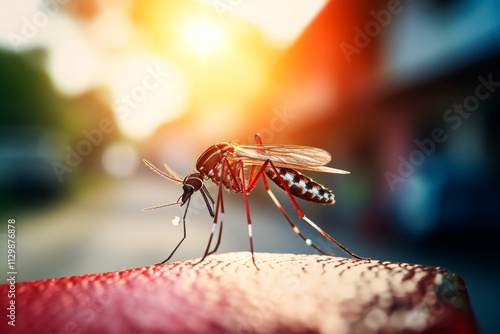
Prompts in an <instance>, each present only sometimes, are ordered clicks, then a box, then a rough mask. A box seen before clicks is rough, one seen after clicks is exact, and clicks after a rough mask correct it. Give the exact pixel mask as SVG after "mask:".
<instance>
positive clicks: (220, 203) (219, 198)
mask: <svg viewBox="0 0 500 334" xmlns="http://www.w3.org/2000/svg"><path fill="white" fill-rule="evenodd" d="M225 172H226V160H225V159H224V161H223V162H222V168H221V182H220V184H219V192H218V194H217V203H216V205H215V217H214V221H213V224H212V232H211V233H210V238H209V239H208V244H207V248H206V250H205V253H204V254H203V257H202V258H201V260H200V261H199V262H198V263H200V262H202V261H203V260H205V258H206V257H207V255H208V254H211V253H213V252H215V251H216V250H217V248H218V247H219V244H220V236H221V235H222V228H221V230H220V231H219V240H218V241H217V245H216V249H215V250H214V251H212V252H209V250H210V245H211V244H212V239H213V237H214V232H215V228H216V226H217V221H218V220H219V212H220V213H221V226H222V217H223V216H224V199H223V197H222V180H224V178H225ZM219 209H220V210H219Z"/></svg>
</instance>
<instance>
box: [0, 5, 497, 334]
mask: <svg viewBox="0 0 500 334" xmlns="http://www.w3.org/2000/svg"><path fill="white" fill-rule="evenodd" d="M0 4H1V10H0V87H1V88H0V108H1V113H0V157H1V165H0V199H1V202H0V212H1V217H2V222H3V223H2V226H4V227H3V231H0V236H1V240H2V251H3V252H6V246H5V244H6V240H7V236H6V233H7V227H6V222H7V219H8V218H15V219H16V226H17V231H16V241H17V255H18V258H17V271H18V280H20V281H27V280H36V279H44V278H50V277H59V276H70V275H78V274H87V273H96V272H107V271H114V270H122V269H126V268H133V267H140V266H145V265H151V264H153V263H155V262H158V261H161V260H163V259H164V258H165V257H166V256H168V254H170V252H171V251H172V249H173V248H174V247H175V245H176V244H177V242H178V241H179V240H180V239H181V237H182V228H181V227H180V226H174V225H173V224H171V221H172V218H173V217H174V216H182V214H183V209H184V208H179V207H177V206H173V207H169V208H164V209H159V210H153V211H147V212H143V211H142V209H143V208H147V207H151V206H156V205H161V204H165V203H170V202H174V201H176V200H177V198H178V197H179V196H180V195H181V193H182V189H181V187H180V186H179V185H178V184H175V183H172V182H168V181H167V180H165V179H163V178H161V177H159V176H158V175H156V174H155V173H153V172H152V171H151V170H149V169H148V168H147V167H146V166H145V165H144V164H143V163H142V161H141V160H142V159H143V158H145V159H148V160H149V161H151V162H152V163H154V164H156V165H157V166H159V167H161V166H162V165H163V163H168V165H169V166H171V167H172V168H173V169H174V170H175V171H177V172H178V173H179V174H181V175H187V174H188V173H190V172H192V171H193V169H194V167H195V163H196V160H197V158H198V157H199V155H200V154H201V153H203V151H204V150H205V149H206V148H208V147H209V146H210V145H212V144H214V143H216V142H220V141H238V142H239V143H242V144H251V143H252V141H253V136H254V134H255V133H257V132H258V133H260V134H261V136H262V139H263V141H264V143H271V144H296V145H309V146H316V147H320V148H323V149H325V150H327V151H329V152H330V153H331V154H332V156H333V159H332V162H331V163H330V164H329V166H332V167H336V168H341V169H345V170H349V171H351V174H350V175H329V174H321V173H307V174H308V175H310V176H312V177H313V178H314V179H315V180H317V181H318V182H320V183H322V184H325V185H326V186H327V187H329V188H330V189H332V190H333V192H334V193H335V195H336V204H335V205H334V206H320V205H316V204H311V203H307V202H304V201H302V200H299V202H298V203H299V205H300V206H301V208H302V210H303V211H304V212H305V214H306V215H307V216H309V217H310V218H311V219H312V220H313V221H315V222H316V223H318V224H319V225H320V226H321V227H322V228H324V229H325V230H326V231H327V232H328V233H329V234H331V235H332V236H333V237H334V238H336V239H337V240H338V241H339V242H341V243H342V244H344V245H345V246H346V247H347V248H349V249H350V250H351V251H353V252H354V253H356V254H359V255H361V256H365V257H371V258H373V259H381V260H388V261H400V262H410V263H419V264H425V265H430V266H440V267H445V268H447V269H449V270H452V271H454V272H456V273H457V274H459V275H460V276H462V277H463V278H464V280H465V282H466V283H467V287H468V289H469V293H470V296H471V299H472V305H473V308H474V310H475V312H476V315H477V318H478V320H479V323H480V326H481V327H482V329H483V331H484V332H493V331H494V329H495V328H496V324H495V322H494V319H495V318H494V314H495V310H497V309H498V307H497V302H498V300H499V299H500V291H499V288H498V283H497V282H498V274H499V269H498V251H497V248H496V246H495V244H496V243H497V242H498V240H499V237H500V228H499V224H498V223H499V221H500V219H499V218H500V214H499V210H498V205H499V204H500V191H499V187H500V184H499V176H498V172H497V171H498V170H499V167H500V166H499V163H500V162H499V156H498V149H499V145H500V144H499V135H498V132H497V130H495V127H496V124H498V122H499V116H498V114H497V112H498V110H499V106H500V67H499V66H498V64H499V60H500V24H499V19H498V18H499V17H500V3H499V2H498V1H493V0H492V1H487V0H475V1H473V0H419V1H355V2H353V1H340V0H331V1H325V0H310V1H299V0H296V1H290V0H288V1H286V0H274V1H265V0H238V1H237V0H205V1H201V0H200V1H195V0H192V1H173V0H171V1H167V0H164V1H152V0H141V1H134V0H112V1H110V0H107V1H104V0H90V1H89V0H86V1H83V0H71V1H67V0H64V1H63V0H21V1H17V2H12V1H6V0H1V1H0ZM207 185H208V188H209V190H210V192H211V193H212V194H213V195H214V196H215V195H216V190H217V189H216V187H215V186H213V185H212V184H209V183H208V182H207ZM262 188H263V187H262V183H261V182H259V183H258V186H257V189H255V190H254V192H252V194H251V195H250V196H249V201H250V207H251V213H252V219H253V223H254V245H255V249H256V250H257V251H258V252H289V253H313V250H312V249H311V248H310V247H308V246H307V245H305V244H304V243H303V242H302V240H301V239H300V238H298V237H297V236H296V235H295V233H294V232H293V231H292V230H291V229H290V228H289V225H288V224H287V222H286V220H284V218H283V217H282V216H281V213H280V212H279V211H278V209H277V208H276V207H275V206H274V205H273V203H272V201H271V200H270V199H269V198H268V197H267V195H266V193H265V191H263V189H262ZM273 189H274V192H275V193H276V194H277V195H278V198H279V199H280V200H281V202H282V203H283V204H284V206H285V208H286V210H288V212H289V214H290V215H291V217H293V218H295V219H296V222H297V224H298V226H299V228H300V229H301V231H303V232H304V234H306V235H307V236H308V237H309V238H311V239H312V240H313V241H314V242H315V243H317V244H318V245H320V246H322V247H323V248H324V249H325V250H327V251H331V252H336V253H337V254H339V255H341V256H344V255H345V254H343V253H342V252H341V251H340V250H339V249H336V248H335V247H333V246H332V245H329V244H328V243H326V241H324V240H323V239H322V238H320V236H319V235H318V234H317V233H316V232H315V231H314V230H313V229H311V228H309V227H308V226H306V224H305V223H304V222H303V221H299V219H298V215H297V214H296V213H295V212H294V208H293V206H292V205H291V204H290V203H289V200H287V197H286V194H284V193H283V191H282V190H281V189H279V188H277V187H274V188H273ZM224 195H225V203H226V216H225V220H224V222H225V225H224V233H223V239H222V244H221V246H220V249H219V252H230V251H248V250H249V245H248V235H247V227H246V217H245V211H244V210H245V208H244V200H243V196H241V195H235V194H229V193H227V192H226V193H225V194H224ZM187 229H188V238H187V239H186V241H185V242H184V244H183V245H182V246H181V247H180V249H179V250H178V252H177V253H176V254H175V256H174V257H173V259H172V260H173V261H181V260H186V259H191V258H196V257H200V256H201V255H202V254H203V252H204V249H205V247H206V243H207V241H208V237H209V233H210V229H211V219H210V217H209V215H208V212H207V210H206V208H205V205H204V202H203V199H202V197H201V196H200V195H199V194H196V195H195V196H194V197H193V201H192V203H191V207H190V210H189V213H188V218H187ZM4 254H6V253H4ZM495 263H496V264H495ZM2 266H6V263H2ZM5 272H7V269H5Z"/></svg>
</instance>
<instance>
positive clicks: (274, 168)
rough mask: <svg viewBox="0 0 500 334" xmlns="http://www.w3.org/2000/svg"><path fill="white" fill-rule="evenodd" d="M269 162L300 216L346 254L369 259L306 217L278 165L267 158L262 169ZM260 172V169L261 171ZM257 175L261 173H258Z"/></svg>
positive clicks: (360, 258) (359, 258)
mask: <svg viewBox="0 0 500 334" xmlns="http://www.w3.org/2000/svg"><path fill="white" fill-rule="evenodd" d="M267 164H269V165H270V166H271V167H272V168H273V170H274V172H275V173H276V175H277V176H278V178H279V180H280V181H281V184H282V186H283V189H285V191H286V193H287V194H288V196H289V197H290V200H291V201H292V203H293V205H294V206H295V209H296V210H297V213H298V214H299V216H300V217H301V218H302V219H304V220H305V221H306V222H307V223H309V225H311V226H312V227H314V228H315V229H316V230H317V231H318V232H319V233H321V234H322V235H323V236H324V237H325V238H327V239H328V240H330V241H331V242H333V243H334V244H335V245H337V247H339V248H340V249H342V250H343V251H344V252H345V253H346V254H348V255H350V256H351V257H353V258H355V259H358V260H369V259H367V258H364V257H361V256H358V255H356V254H354V253H352V252H351V251H349V250H348V249H347V248H345V247H344V246H342V245H341V244H340V243H339V242H338V241H336V240H335V239H333V238H332V237H331V236H329V235H328V234H327V233H326V232H325V231H323V230H322V229H321V228H320V227H319V226H318V225H316V224H315V223H314V222H313V221H312V220H310V219H309V218H307V217H306V215H305V214H304V213H303V212H302V210H301V209H300V208H299V206H298V204H297V202H296V201H295V198H293V195H292V194H291V193H290V190H288V187H287V185H286V184H285V182H284V181H283V179H282V178H281V176H280V174H279V173H278V170H277V169H276V167H275V166H274V164H273V162H272V161H270V160H267V161H266V162H265V163H264V165H262V167H261V170H263V169H264V168H265V167H266V165H267ZM259 172H260V171H259ZM257 175H259V173H257Z"/></svg>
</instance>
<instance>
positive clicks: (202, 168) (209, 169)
mask: <svg viewBox="0 0 500 334" xmlns="http://www.w3.org/2000/svg"><path fill="white" fill-rule="evenodd" d="M233 152H234V146H233V145H231V144H229V143H217V144H215V145H212V146H210V147H209V148H208V149H207V150H206V151H205V152H203V154H202V155H201V156H200V157H199V158H198V161H197V162H196V169H197V170H198V171H199V172H200V173H203V174H205V175H207V176H208V177H212V176H213V174H214V171H215V170H216V169H217V168H218V167H219V165H220V164H221V163H222V161H223V160H224V158H232V156H233Z"/></svg>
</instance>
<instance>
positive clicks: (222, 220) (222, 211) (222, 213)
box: [207, 183, 224, 255]
mask: <svg viewBox="0 0 500 334" xmlns="http://www.w3.org/2000/svg"><path fill="white" fill-rule="evenodd" d="M221 185H222V183H221ZM219 189H220V190H219V195H218V197H217V203H219V201H220V228H219V236H218V238H217V244H216V245H215V248H214V249H213V250H212V251H210V252H208V254H207V255H211V254H213V253H215V252H217V249H219V245H220V242H221V239H222V227H223V224H224V223H223V222H224V200H223V199H222V188H219Z"/></svg>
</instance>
